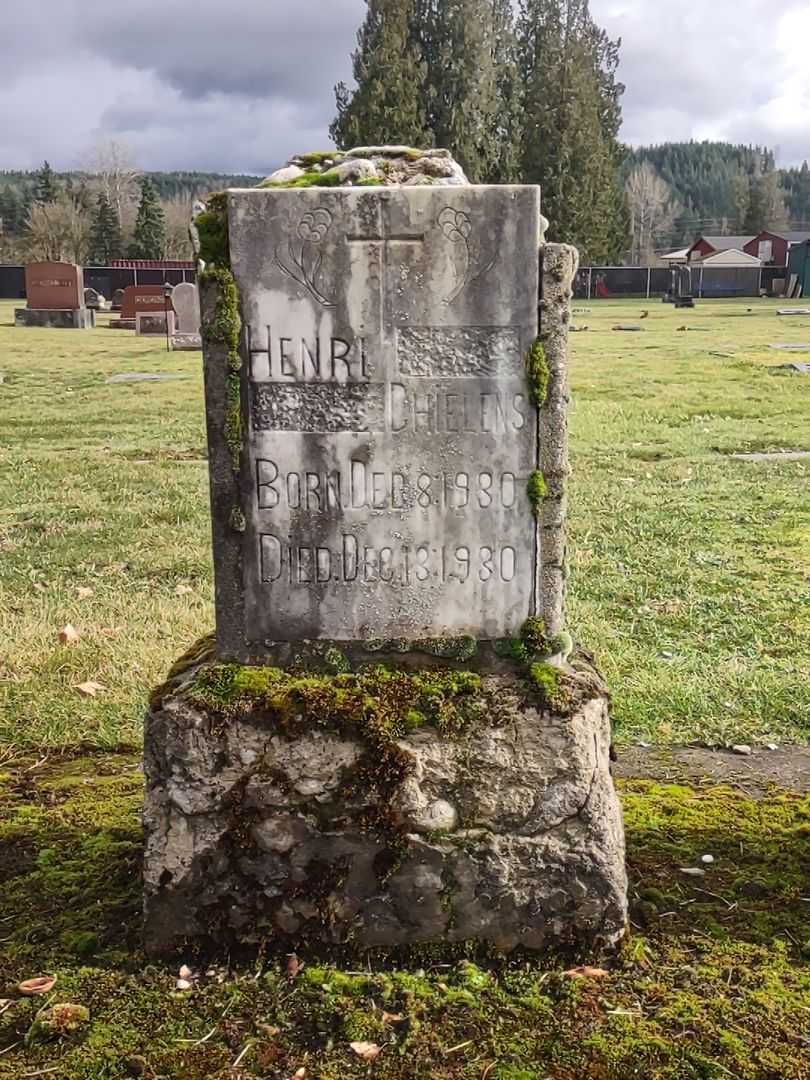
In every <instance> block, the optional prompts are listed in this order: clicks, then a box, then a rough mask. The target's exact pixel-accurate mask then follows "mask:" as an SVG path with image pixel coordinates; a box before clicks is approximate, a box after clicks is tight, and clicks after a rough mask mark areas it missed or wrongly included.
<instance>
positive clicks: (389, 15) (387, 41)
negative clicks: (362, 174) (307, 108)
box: [329, 0, 433, 150]
mask: <svg viewBox="0 0 810 1080" xmlns="http://www.w3.org/2000/svg"><path fill="white" fill-rule="evenodd" d="M366 5H367V7H368V11H367V12H366V17H365V21H364V23H363V25H362V26H361V27H360V30H359V31H358V33H357V49H356V51H355V52H354V54H353V55H352V71H353V73H354V78H355V81H356V82H357V89H356V90H354V91H351V90H350V89H349V88H348V87H347V86H346V84H345V83H338V85H337V86H336V87H335V98H336V101H337V117H336V118H335V120H334V122H333V123H332V126H331V128H330V129H329V130H330V134H331V136H332V138H333V139H334V140H335V143H336V144H337V145H338V146H339V147H340V148H342V149H344V150H345V149H349V148H350V147H352V146H363V145H365V146H368V145H381V144H386V143H405V144H407V145H410V146H431V145H432V144H433V140H432V138H431V136H430V134H429V132H428V128H427V118H426V114H425V102H424V92H425V91H424V82H425V66H424V64H423V63H422V61H421V58H420V54H419V50H418V48H417V47H416V45H415V43H414V41H413V37H412V20H413V16H414V0H366Z"/></svg>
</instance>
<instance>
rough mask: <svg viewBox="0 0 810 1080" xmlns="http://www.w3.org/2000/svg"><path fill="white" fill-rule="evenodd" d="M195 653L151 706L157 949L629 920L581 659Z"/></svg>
mask: <svg viewBox="0 0 810 1080" xmlns="http://www.w3.org/2000/svg"><path fill="white" fill-rule="evenodd" d="M200 655H201V653H200V651H199V650H198V651H197V653H196V656H195V655H194V653H193V652H192V653H191V654H189V655H188V656H187V657H186V658H184V662H181V663H179V664H178V665H176V666H175V668H174V669H173V671H172V673H171V675H170V681H169V682H168V683H167V684H166V685H165V686H163V687H161V688H160V689H159V690H158V691H156V692H155V694H154V695H153V698H152V706H151V709H150V712H149V715H148V718H147V725H146V746H145V772H146V809H145V825H146V854H145V865H144V883H145V896H146V899H145V944H146V948H147V951H148V952H149V953H150V954H152V955H166V954H170V953H182V954H185V953H187V950H189V949H198V950H201V951H202V952H204V953H205V952H220V951H222V950H225V949H228V950H232V951H238V950H240V949H244V950H245V951H247V952H248V953H249V952H251V951H255V950H258V949H265V948H269V949H271V950H273V949H279V950H281V951H283V952H291V951H294V950H302V949H305V950H306V951H307V954H308V955H310V956H311V955H315V954H318V953H319V952H320V953H326V954H335V953H339V954H340V953H358V952H360V953H362V952H368V951H369V950H380V951H382V952H386V953H388V954H391V953H394V954H398V953H402V954H407V953H408V952H409V950H411V949H413V947H418V946H427V945H429V946H430V947H431V955H434V956H441V955H443V954H445V953H446V955H448V956H450V955H452V954H453V953H454V951H456V950H457V949H458V948H461V947H464V948H475V947H481V948H482V949H486V950H496V951H502V952H510V951H512V950H515V949H521V948H522V949H526V950H533V951H551V952H554V953H563V954H577V955H583V954H588V953H590V954H593V953H594V952H597V951H599V950H602V949H606V948H608V949H609V948H611V947H613V946H615V945H616V944H617V942H618V941H619V940H620V938H621V937H622V936H623V934H624V931H625V923H626V916H627V902H626V890H627V882H626V877H625V866H624V836H623V830H622V819H621V811H620V808H619V804H618V800H617V797H616V794H615V791H614V788H613V782H612V779H611V773H610V760H609V750H610V721H609V716H608V698H607V694H606V692H605V688H604V686H603V684H602V683H601V680H600V679H599V677H598V676H597V675H596V673H595V672H594V671H593V669H592V668H590V667H589V666H588V664H587V663H585V662H584V661H582V662H576V663H575V666H574V667H570V666H568V665H565V667H564V669H562V670H560V669H556V668H555V669H553V671H552V670H551V669H550V668H549V667H548V666H547V665H540V668H539V669H530V668H523V667H521V666H519V665H517V664H515V663H512V662H509V663H508V664H505V665H504V664H501V665H500V666H499V668H498V670H497V673H490V674H481V675H477V674H474V673H471V672H470V671H468V670H467V669H466V667H465V669H464V670H452V669H447V668H444V669H438V670H436V669H434V670H421V671H414V670H411V671H405V670H391V669H383V668H379V667H377V668H374V667H370V668H366V669H362V670H361V671H359V672H357V673H353V674H352V673H350V674H343V675H340V674H338V675H331V676H330V675H313V674H312V673H311V672H302V671H299V673H298V674H297V675H296V674H290V673H287V672H284V671H282V670H281V669H279V668H250V667H248V668H244V667H241V666H238V665H233V664H230V665H218V664H217V663H216V662H214V661H213V660H203V661H202V662H200V659H199V657H200ZM202 655H205V653H204V652H203V653H202ZM549 671H551V674H549ZM555 672H556V674H555Z"/></svg>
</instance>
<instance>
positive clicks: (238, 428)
mask: <svg viewBox="0 0 810 1080" xmlns="http://www.w3.org/2000/svg"><path fill="white" fill-rule="evenodd" d="M203 280H204V281H206V282H211V283H214V284H215V285H216V288H217V290H218V299H217V305H216V309H215V312H214V317H213V319H212V320H211V321H210V322H208V323H206V327H205V331H206V334H207V336H208V338H209V340H210V341H212V342H214V343H215V344H217V345H223V346H224V347H225V348H226V349H227V354H228V358H227V364H228V380H227V385H228V393H227V404H226V411H225V441H226V443H227V444H228V450H229V451H230V455H231V461H232V463H233V468H234V472H238V471H239V467H240V463H241V460H242V434H243V433H242V383H241V370H242V357H241V355H240V353H239V334H240V331H241V329H242V320H241V317H240V315H239V290H238V289H237V287H236V281H235V279H234V276H233V274H232V273H231V272H230V270H228V269H225V268H223V267H214V268H213V269H206V271H205V273H204V275H203Z"/></svg>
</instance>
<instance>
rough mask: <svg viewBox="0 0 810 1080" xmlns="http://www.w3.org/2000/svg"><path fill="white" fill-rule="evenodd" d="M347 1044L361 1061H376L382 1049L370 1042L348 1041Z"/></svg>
mask: <svg viewBox="0 0 810 1080" xmlns="http://www.w3.org/2000/svg"><path fill="white" fill-rule="evenodd" d="M349 1046H350V1047H351V1048H352V1050H354V1052H355V1054H357V1056H358V1057H359V1058H360V1059H361V1060H362V1061H376V1060H377V1058H378V1057H379V1056H380V1050H381V1049H382V1047H380V1046H377V1044H376V1043H370V1042H353V1043H349Z"/></svg>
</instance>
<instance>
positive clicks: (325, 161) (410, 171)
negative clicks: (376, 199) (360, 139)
mask: <svg viewBox="0 0 810 1080" xmlns="http://www.w3.org/2000/svg"><path fill="white" fill-rule="evenodd" d="M318 173H321V174H324V179H323V185H324V186H325V187H326V186H333V185H334V184H335V183H338V184H341V185H346V186H353V185H355V184H362V183H364V182H365V183H368V182H369V181H373V182H375V183H378V184H380V185H382V186H385V187H399V186H403V185H404V186H407V187H413V186H416V185H421V184H435V185H436V186H437V187H448V186H456V185H464V184H467V183H468V181H467V177H466V176H465V174H464V170H463V169H462V168H461V166H460V165H459V164H458V162H457V161H455V160H454V159H453V156H452V154H451V153H450V151H449V150H436V149H431V150H417V149H414V148H413V147H411V146H357V147H355V148H354V149H352V150H335V151H334V152H333V153H331V154H299V155H296V156H295V157H292V158H290V160H289V162H288V163H287V165H286V166H285V167H284V168H283V169H277V170H276V171H275V172H274V173H271V174H270V176H268V177H267V178H266V179H265V180H264V181H262V185H263V186H264V185H270V186H272V185H285V184H293V183H295V182H296V181H299V180H301V179H302V178H305V179H307V180H311V179H312V178H313V177H314V176H315V175H316V174H318Z"/></svg>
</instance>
